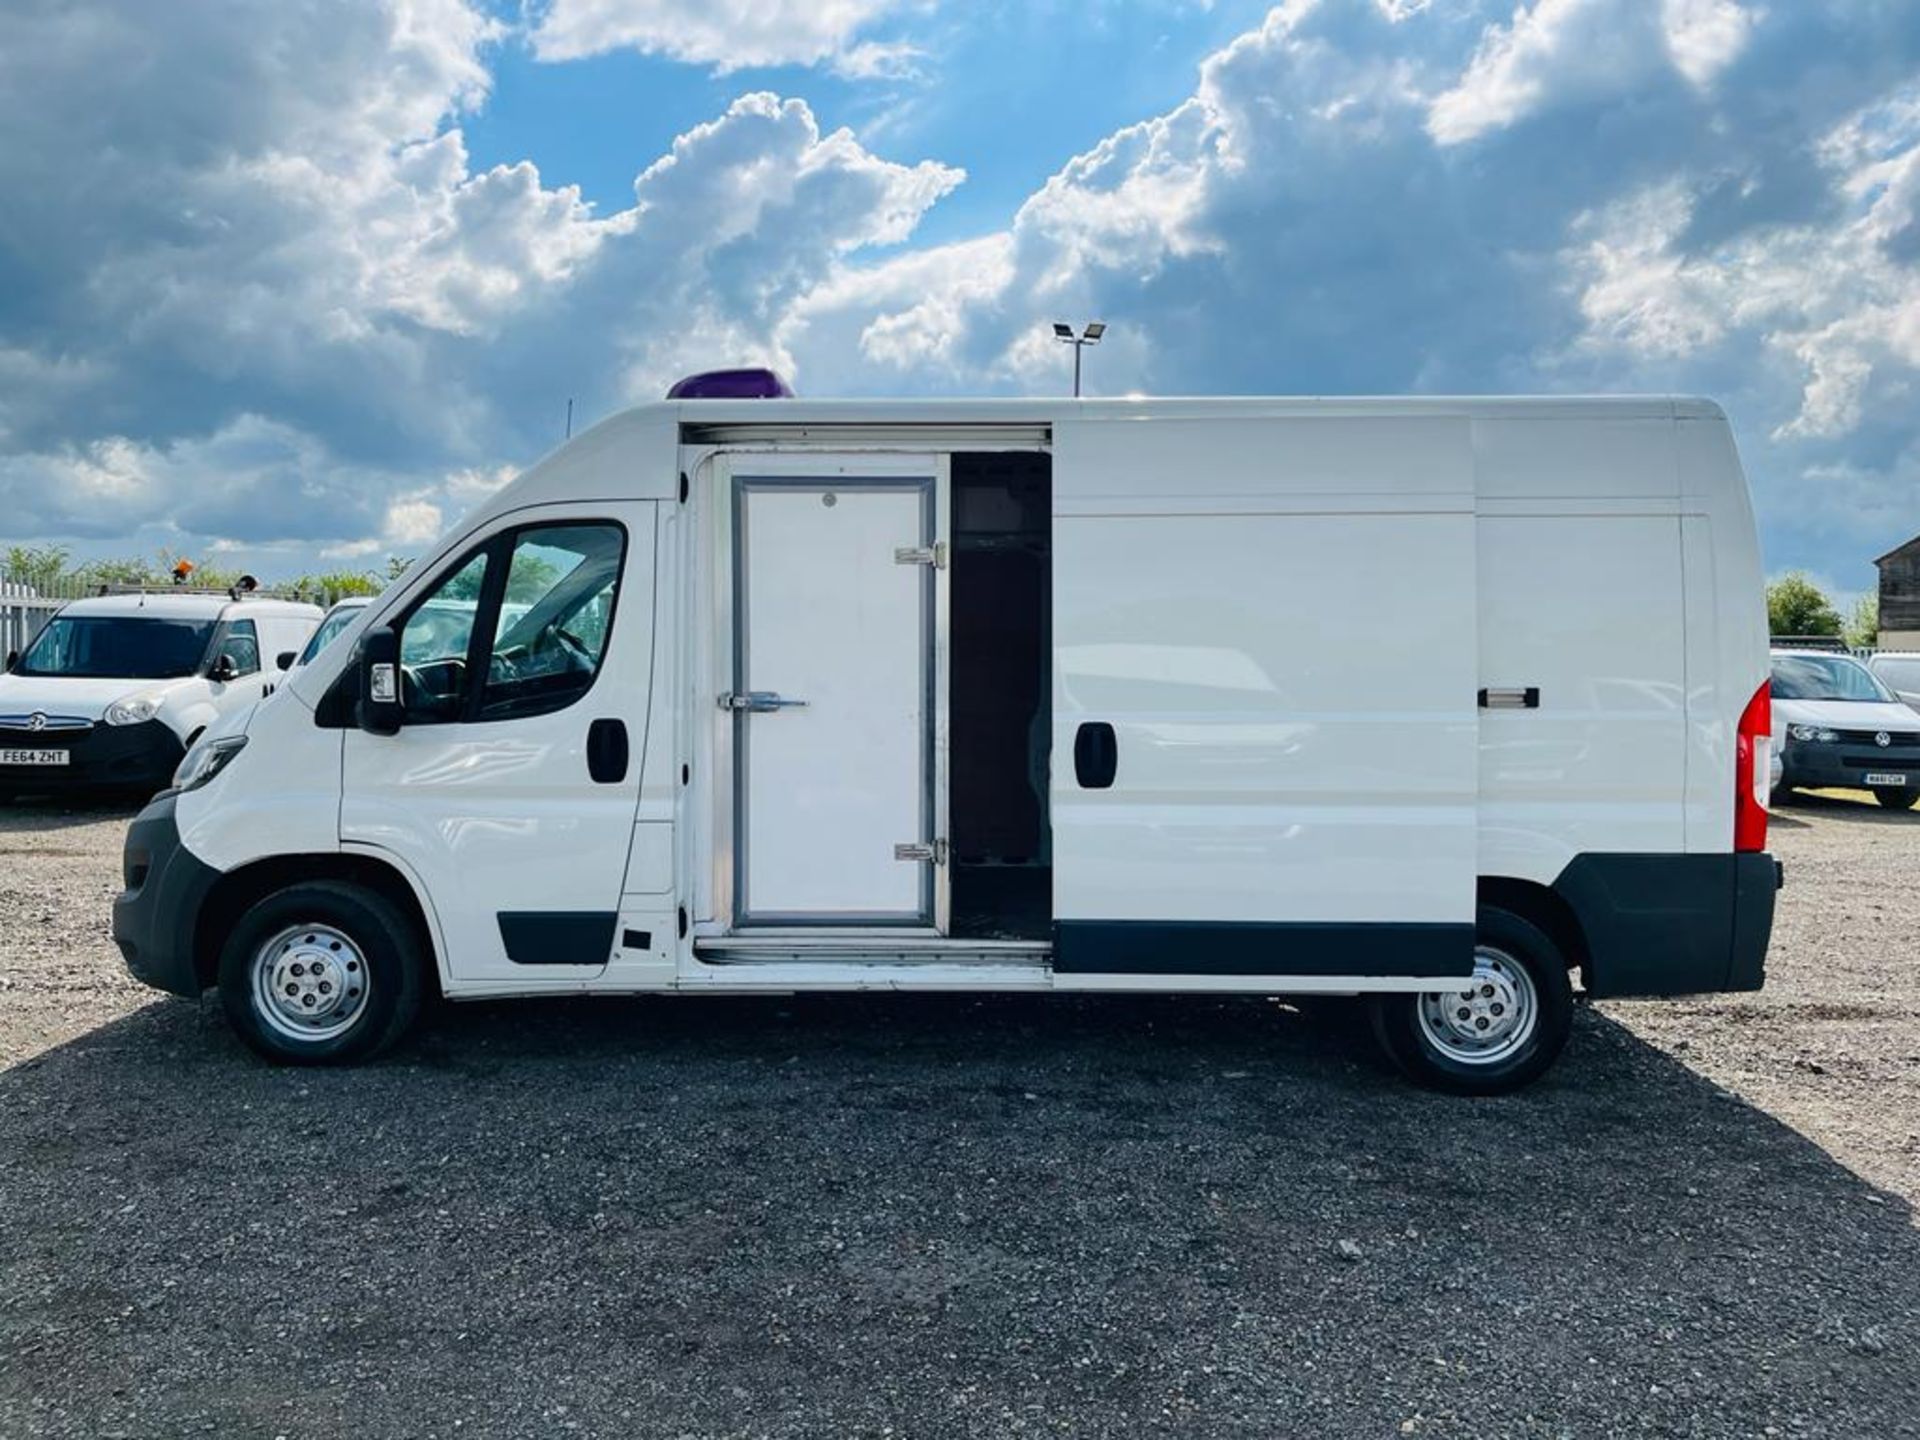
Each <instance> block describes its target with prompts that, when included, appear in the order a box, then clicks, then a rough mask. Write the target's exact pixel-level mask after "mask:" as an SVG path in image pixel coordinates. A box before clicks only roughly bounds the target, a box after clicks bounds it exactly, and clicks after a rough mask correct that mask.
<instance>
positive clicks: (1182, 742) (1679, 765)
mask: <svg viewBox="0 0 1920 1440" xmlns="http://www.w3.org/2000/svg"><path fill="white" fill-rule="evenodd" d="M726 378H727V380H728V385H727V386H724V387H721V388H733V386H734V382H736V381H737V380H738V379H739V377H737V376H733V377H726ZM691 393H692V394H694V395H699V394H702V393H705V392H704V390H703V389H702V386H701V385H699V384H696V385H694V386H693V387H692V389H691ZM769 393H771V392H769ZM455 615H457V616H458V617H459V619H460V623H459V624H449V623H448V621H449V618H450V617H451V616H455ZM356 635H357V639H356V643H355V644H353V645H344V644H337V645H334V646H332V647H329V648H327V649H325V650H322V651H321V652H320V653H319V654H318V655H316V656H315V657H314V658H313V660H312V661H311V663H309V664H308V665H306V666H303V667H301V668H300V669H299V670H297V671H295V672H294V673H293V675H292V676H290V677H289V679H288V681H287V686H286V690H285V692H284V694H283V695H282V696H281V697H278V698H276V700H275V701H274V702H273V703H272V704H269V705H265V706H262V707H260V708H259V709H258V710H257V711H256V712H254V713H253V715H252V716H251V717H250V718H249V719H247V720H245V721H244V722H232V723H230V724H228V725H227V726H226V727H224V728H223V729H221V730H218V731H216V732H214V733H213V734H211V735H210V736H209V739H208V741H207V742H206V743H205V744H204V745H203V746H201V747H200V749H199V750H198V751H196V759H195V760H194V761H192V762H190V763H189V764H188V766H187V767H186V770H185V772H184V773H183V776H182V785H181V790H180V792H179V793H178V794H176V795H173V796H169V797H166V798H164V799H163V800H161V801H160V802H158V803H157V804H156V805H154V806H153V807H150V808H149V809H148V810H147V811H146V812H145V813H144V814H143V815H142V816H141V818H140V819H139V820H138V821H137V822H136V823H135V825H134V826H133V828H132V831H131V832H130V834H129V837H128V842H127V875H128V888H127V891H126V893H125V894H124V895H123V896H122V897H121V899H120V900H119V901H118V902H117V904H116V906H115V920H114V926H115V935H116V938H117V939H118V940H119V942H120V944H121V946H122V949H123V950H124V952H125V953H126V956H127V959H128V963H129V965H130V966H131V967H132V969H133V971H134V973H135V974H136V975H139V976H141V977H142V978H144V979H146V980H147V981H149V983H152V984H155V985H158V986H161V987H162V988H166V989H170V990H174V991H177V992H180V993H183V994H194V993H198V992H199V991H200V990H201V989H202V988H204V987H206V986H208V985H214V984H217V985H218V986H219V987H220V990H221V994H222V997H223V1000H224V1002H225V1004H226V1007H227V1010H228V1013H229V1015H230V1016H231V1017H232V1019H233V1023H234V1025H235V1026H236V1028H237V1029H238V1031H239V1033H240V1034H241V1035H242V1036H243V1037H244V1038H245V1039H246V1040H247V1041H248V1042H249V1043H251V1044H253V1045H254V1046H256V1047H257V1048H259V1049H260V1050H261V1051H262V1052H263V1053H265V1054H268V1055H271V1056H273V1057H275V1058H278V1059H284V1060H293V1061H304V1062H332V1061H343V1060H351V1059H355V1058H358V1057H361V1056H364V1055H368V1054H372V1053H374V1052H376V1051H378V1050H379V1049H380V1048H381V1047H382V1046H384V1045H386V1044H389V1043H391V1042H392V1041H393V1040H394V1039H395V1038H396V1037H397V1036H398V1035H399V1034H401V1033H402V1032H403V1031H404V1029H405V1028H406V1026H407V1024H408V1023H409V1021H410V1020H411V1018H412V1013H413V1010H414V1007H415V1006H416V1005H417V1003H418V1000H419V997H420V996H421V994H422V993H424V992H425V991H426V990H427V989H428V987H432V986H437V987H438V988H439V990H440V991H441V992H443V993H444V994H446V995H448V996H450V997H453V998H456V999H459V998H467V997H479V996H498V995H543V994H577V993H580V992H582V991H592V992H606V993H633V992H645V991H654V992H682V993H710V992H742V993H766V992H769V991H774V992H785V991H797V990H826V989H832V990H849V989H888V990H905V989H920V990H933V989H945V990H1005V991H1016V990H1019V991H1159V992H1214V993H1218V992H1228V991H1240V992H1251V993H1258V994H1277V993H1286V992H1316V993H1342V994H1355V993H1357V994H1365V995H1368V996H1370V997H1371V1002H1370V1003H1371V1005H1372V1009H1373V1013H1374V1018H1375V1023H1376V1027H1377V1029H1378V1031H1379V1034H1380V1036H1381V1039H1382V1040H1383V1042H1384V1043H1385V1045H1386V1047H1387V1049H1388V1051H1389V1053H1391V1054H1392V1055H1393V1057H1394V1058H1395V1059H1396V1060H1397V1061H1398V1062H1399V1063H1400V1064H1401V1065H1402V1066H1403V1067H1405V1068H1406V1069H1407V1070H1408V1072H1409V1073H1411V1074H1412V1075H1414V1076H1415V1077H1416V1078H1418V1079H1420V1080H1422V1081H1424V1082H1426V1083H1430V1084H1434V1085H1439V1086H1444V1087H1447V1088H1451V1089H1456V1090H1467V1091H1484V1090H1495V1089H1501V1088H1506V1087H1510V1086H1512V1085H1516V1084H1520V1083H1524V1082H1525V1081H1526V1080H1528V1079H1530V1078H1532V1077H1533V1076H1535V1075H1537V1074H1539V1073H1540V1071H1541V1070H1543V1069H1544V1068H1545V1067H1546V1065H1547V1064H1549V1063H1550V1062H1551V1060H1552V1059H1553V1057H1554V1055H1555V1054H1557V1053H1558V1051H1559V1049H1560V1046H1561V1044H1562V1043H1563V1041H1564V1039H1565V1036H1566V1034H1567V1027H1568V1023H1569V1015H1570V1009H1571V1003H1572V993H1573V992H1572V985H1571V981H1570V975H1573V974H1577V975H1578V976H1579V977H1580V978H1581V979H1582V981H1583V982H1584V985H1585V988H1586V990H1587V991H1588V993H1590V994H1593V995H1611V996H1618V995H1664V994H1679V993H1686V992H1694V991H1713V990H1729V989H1752V988H1756V987H1758V986H1759V985H1760V983H1761V978H1762V967H1763V960H1764V955H1765V951H1766V944H1767V936H1768V931H1769V928H1770V925H1771V916H1772V906H1773V893H1774V889H1775V886H1776V884H1777V867H1776V866H1775V864H1774V863H1773V861H1772V860H1771V858H1770V857H1768V856H1767V855H1766V854H1765V853H1764V845H1765V830H1766V810H1765V800H1766V796H1767V790H1768V777H1769V760H1770V757H1769V753H1768V752H1769V748H1770V733H1769V731H1770V727H1769V721H1768V710H1767V648H1766V629H1765V618H1764V610H1763V605H1762V598H1761V571H1760V564H1759V556H1758V551H1757V545H1756V541H1755V534H1754V525H1753V518H1752V514H1751V511H1750V508H1749V504H1748V498H1747V490H1746V484H1745V481H1744V479H1743V477H1742V475H1741V471H1740V467H1739V462H1738V459H1737V457H1736V455H1735V452H1734V447H1733V442H1732V438H1731V435H1730V432H1729V429H1728V426H1727V423H1726V419H1725V417H1724V416H1723V415H1722V414H1721V412H1720V411H1719V409H1718V408H1717V407H1715V406H1713V405H1712V404H1710V403H1707V402H1703V401H1692V400H1673V399H1664V398H1662V399H1644V400H1635V399H1629V400H1558V399H1556V400H1478V399H1477V400H1427V399H1421V400H1337V401H1322V400H1264V399H1249V400H1137V401H1093V400H1090V401H1061V400H1008V401H997V400H996V401H937V400H929V401H912V402H908V401H898V402H848V401H832V402H810V401H800V400H791V399H773V400H719V399H702V398H685V399H680V400H674V401H669V402H668V403H666V404H660V405H651V406H645V407H641V408H639V409H637V410H633V411H629V412H627V413H625V414H622V415H619V416H616V417H614V418H613V419H610V420H608V421H606V422H605V423H603V424H601V425H599V426H597V427H595V428H594V429H593V430H591V431H589V432H587V433H585V434H583V435H581V436H579V437H576V438H575V439H574V440H572V441H571V442H570V443H569V444H567V445H566V446H564V447H563V448H561V449H560V450H559V451H557V452H556V453H555V454H553V455H552V456H550V457H549V458H548V459H547V460H545V461H544V462H542V463H541V464H540V465H538V466H536V467H534V468H533V469H532V470H530V471H528V472H527V473H526V474H524V475H523V476H521V477H520V478H519V479H518V480H517V481H515V482H514V483H512V484H511V485H509V486H507V487H506V488H504V489H503V490H501V491H500V492H499V493H498V494H497V495H495V496H494V497H492V498H491V499H490V500H489V501H488V502H487V503H486V504H485V505H484V506H483V507H482V508H481V509H480V510H479V511H477V512H476V513H475V514H473V515H471V516H469V517H467V518H466V519H465V520H463V521H462V522H460V524H459V525H458V526H456V527H455V529H454V531H453V533H452V534H450V535H449V536H448V537H447V538H446V540H445V541H444V543H442V544H441V545H439V546H438V547H437V548H436V551H435V553H433V554H432V555H429V556H427V557H425V558H423V559H422V560H421V561H420V562H419V563H417V564H416V565H414V566H413V567H412V569H410V570H409V571H408V573H407V574H406V575H405V576H404V577H403V578H402V579H401V580H400V581H398V582H397V583H396V584H395V585H394V587H393V588H392V589H391V590H390V591H389V592H388V593H386V594H384V595H382V596H381V597H380V598H379V599H378V600H377V601H375V602H374V604H373V606H372V607H370V609H369V611H368V614H367V616H366V618H365V619H364V620H363V621H362V622H360V623H359V627H358V629H357V631H356Z"/></svg>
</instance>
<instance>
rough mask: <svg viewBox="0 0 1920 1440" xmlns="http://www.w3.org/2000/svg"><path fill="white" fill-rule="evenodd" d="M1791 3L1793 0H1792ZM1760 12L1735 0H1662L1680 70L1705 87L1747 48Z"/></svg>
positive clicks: (1668, 36)
mask: <svg viewBox="0 0 1920 1440" xmlns="http://www.w3.org/2000/svg"><path fill="white" fill-rule="evenodd" d="M1789 3H1791V0H1789ZM1759 21H1760V12H1759V11H1758V10H1755V9H1748V8H1746V7H1745V6H1743V5H1740V4H1737V3H1736V0H1662V3H1661V22H1662V27H1663V28H1664V29H1665V31H1666V39H1667V52H1668V54H1669V55H1671V56H1672V57H1673V63H1674V66H1675V68H1676V69H1678V70H1679V72H1680V73H1681V74H1682V75H1684V76H1686V77H1687V79H1688V80H1689V81H1691V82H1692V83H1693V84H1695V85H1697V86H1701V87H1703V88H1704V87H1705V86H1707V85H1710V84H1712V83H1713V81H1714V79H1715V78H1716V77H1717V76H1718V75H1719V74H1720V72H1721V71H1722V70H1725V69H1726V68H1727V67H1728V66H1729V65H1731V64H1732V63H1733V62H1734V61H1735V60H1737V59H1739V58H1740V52H1741V51H1742V50H1744V49H1746V48H1747V41H1748V39H1749V38H1750V37H1751V36H1752V34H1753V27H1754V26H1755V25H1757V24H1758V23H1759Z"/></svg>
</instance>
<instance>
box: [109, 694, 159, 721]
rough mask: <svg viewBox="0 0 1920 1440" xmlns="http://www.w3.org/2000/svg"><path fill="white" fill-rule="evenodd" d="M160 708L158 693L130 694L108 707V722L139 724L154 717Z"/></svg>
mask: <svg viewBox="0 0 1920 1440" xmlns="http://www.w3.org/2000/svg"><path fill="white" fill-rule="evenodd" d="M159 709H160V697H159V696H158V695H130V696H128V697H127V698H126V699H125V700H116V701H114V702H113V704H111V705H109V706H108V707H107V724H109V725H139V724H141V723H142V722H144V721H147V720H151V719H153V717H154V715H155V714H156V713H158V711H159Z"/></svg>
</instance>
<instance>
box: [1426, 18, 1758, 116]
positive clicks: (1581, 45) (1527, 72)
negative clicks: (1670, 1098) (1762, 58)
mask: <svg viewBox="0 0 1920 1440" xmlns="http://www.w3.org/2000/svg"><path fill="white" fill-rule="evenodd" d="M1759 18H1760V15H1759V12H1758V11H1756V10H1752V9H1749V8H1747V7H1745V6H1743V5H1741V4H1739V3H1736V0H1660V3H1659V4H1658V5H1657V6H1656V5H1654V4H1653V3H1652V0H1624V3H1623V0H1535V3H1534V4H1533V5H1531V6H1522V7H1521V8H1519V9H1516V10H1515V11H1514V14H1513V18H1512V20H1511V21H1509V22H1508V23H1507V24H1505V25H1492V26H1489V27H1488V28H1487V30H1486V32H1485V34H1484V35H1483V36H1482V37H1481V41H1480V46H1479V48H1478V49H1477V50H1476V51H1475V52H1474V55H1473V59H1472V60H1471V61H1470V62H1469V64H1468V65H1467V68H1466V70H1465V72H1464V73H1463V74H1462V75H1461V76H1460V77H1459V79H1458V81H1457V82H1456V83H1455V84H1453V85H1452V86H1451V87H1449V88H1448V89H1446V90H1445V91H1443V92H1442V93H1440V94H1439V95H1437V96H1436V97H1435V98H1434V100H1433V105H1432V109H1431V111H1430V113H1429V116H1428V126H1427V128H1428V130H1429V131H1430V132H1431V133H1432V135H1433V138H1434V139H1435V140H1437V141H1438V142H1439V143H1441V144H1442V145H1458V144H1463V143H1465V142H1467V141H1470V140H1476V139H1479V138H1480V137H1481V136H1483V135H1487V134H1489V133H1491V132H1494V131H1497V130H1504V129H1506V128H1507V127H1509V126H1511V125H1514V124H1516V123H1517V122H1519V121H1521V120H1523V119H1525V118H1526V117H1528V116H1530V115H1534V114H1538V113H1540V112H1542V111H1545V110H1549V109H1553V108H1556V107H1558V106H1562V105H1565V104H1568V103H1572V102H1577V101H1582V100H1588V99H1591V98H1593V97H1595V96H1598V95H1609V94H1618V93H1620V92H1622V91H1624V90H1626V89H1627V88H1629V87H1630V86H1633V85H1635V84H1636V83H1639V82H1641V81H1643V80H1645V79H1646V78H1648V77H1649V76H1653V75H1657V74H1658V73H1660V72H1661V71H1663V70H1667V69H1669V68H1670V69H1672V70H1675V71H1677V72H1678V73H1679V74H1680V75H1682V76H1684V77H1685V79H1686V80H1687V81H1688V82H1690V83H1691V84H1692V85H1694V86H1695V87H1699V88H1704V87H1706V86H1708V85H1710V84H1711V83H1712V82H1713V81H1714V79H1715V78H1716V77H1718V76H1719V74H1720V73H1721V72H1722V71H1723V70H1725V69H1726V68H1727V66H1729V65H1731V64H1732V63H1733V62H1734V61H1735V60H1736V59H1737V58H1738V57H1739V55H1740V53H1741V51H1742V50H1743V49H1745V47H1746V45H1747V41H1748V38H1749V36H1750V35H1751V33H1752V30H1753V27H1754V25H1755V24H1756V23H1757V22H1758V20H1759Z"/></svg>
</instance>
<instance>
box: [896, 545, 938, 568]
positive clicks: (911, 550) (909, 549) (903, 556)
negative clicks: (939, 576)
mask: <svg viewBox="0 0 1920 1440" xmlns="http://www.w3.org/2000/svg"><path fill="white" fill-rule="evenodd" d="M893 563H894V564H896V565H931V566H932V567H933V568H934V569H936V570H944V569H946V568H947V542H946V541H944V540H940V541H937V542H935V543H934V544H932V545H902V546H900V547H899V548H897V549H896V550H895V551H894V552H893Z"/></svg>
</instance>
